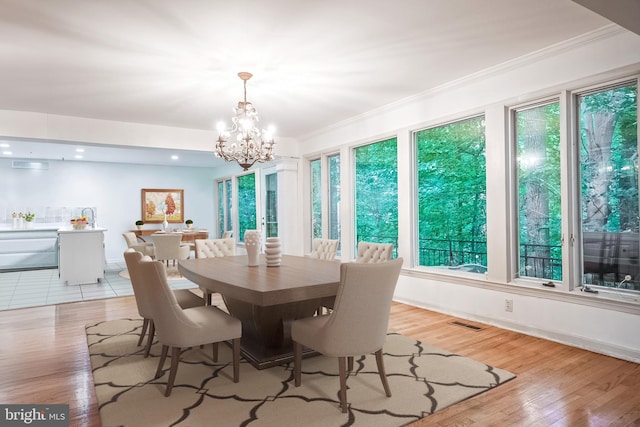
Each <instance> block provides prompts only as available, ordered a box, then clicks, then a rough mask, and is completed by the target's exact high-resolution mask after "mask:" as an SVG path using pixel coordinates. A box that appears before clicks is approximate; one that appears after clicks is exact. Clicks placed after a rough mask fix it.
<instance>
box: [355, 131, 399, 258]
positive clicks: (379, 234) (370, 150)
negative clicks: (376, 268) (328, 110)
mask: <svg viewBox="0 0 640 427" xmlns="http://www.w3.org/2000/svg"><path fill="white" fill-rule="evenodd" d="M354 153H355V180H354V182H355V187H354V189H355V226H356V244H357V243H358V242H362V241H366V242H375V243H392V244H393V248H394V254H393V256H394V257H397V249H398V151H397V139H396V138H391V139H387V140H385V141H380V142H376V143H373V144H369V145H364V146H361V147H357V148H355V149H354Z"/></svg>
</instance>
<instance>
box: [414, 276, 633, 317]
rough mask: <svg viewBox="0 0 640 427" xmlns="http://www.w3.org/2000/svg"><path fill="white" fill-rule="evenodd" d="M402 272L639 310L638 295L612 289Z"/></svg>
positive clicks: (608, 308)
mask: <svg viewBox="0 0 640 427" xmlns="http://www.w3.org/2000/svg"><path fill="white" fill-rule="evenodd" d="M402 275H404V276H409V277H417V278H421V279H430V280H435V281H438V282H444V283H453V284H457V285H464V286H474V287H477V288H483V289H489V290H493V291H498V292H506V293H510V294H516V295H525V296H531V297H536V298H544V299H549V300H555V301H562V302H567V303H572V304H580V305H586V306H591V307H596V308H602V309H607V310H614V311H619V312H623V313H630V314H640V295H629V294H621V293H619V292H616V291H615V290H600V289H598V290H599V292H598V293H597V294H593V293H587V292H582V291H580V290H579V289H576V290H573V291H567V290H564V289H562V288H560V287H557V288H548V287H544V286H542V284H537V283H534V282H528V283H526V284H523V283H499V282H492V281H489V280H487V279H486V278H485V275H484V274H474V273H466V274H460V275H453V274H446V273H444V272H443V273H440V272H436V271H431V270H429V271H427V270H422V269H403V270H402Z"/></svg>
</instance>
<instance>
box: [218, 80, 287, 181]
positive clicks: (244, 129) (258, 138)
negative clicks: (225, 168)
mask: <svg viewBox="0 0 640 427" xmlns="http://www.w3.org/2000/svg"><path fill="white" fill-rule="evenodd" d="M238 77H240V79H242V81H243V82H244V100H243V101H240V102H238V106H237V107H236V108H234V109H233V112H234V113H235V116H234V117H233V118H232V119H231V120H232V122H233V124H232V125H231V128H230V129H229V128H227V125H226V124H225V123H223V122H220V123H218V126H217V128H218V142H217V143H216V153H215V154H216V157H220V158H222V159H224V160H225V161H227V162H233V161H236V162H238V164H239V165H240V166H242V168H243V169H244V170H247V169H249V168H250V167H251V166H253V164H254V163H256V162H268V161H270V160H273V145H274V144H275V141H274V139H273V132H274V128H273V127H269V129H268V130H260V129H258V120H259V119H258V112H257V111H256V109H255V107H254V106H253V104H252V103H251V102H248V101H247V80H249V79H250V78H251V77H253V74H251V73H247V72H241V73H238ZM229 140H231V142H229Z"/></svg>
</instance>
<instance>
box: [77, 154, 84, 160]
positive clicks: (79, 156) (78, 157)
mask: <svg viewBox="0 0 640 427" xmlns="http://www.w3.org/2000/svg"><path fill="white" fill-rule="evenodd" d="M75 158H76V159H82V158H83V157H82V156H81V155H80V154H76V155H75Z"/></svg>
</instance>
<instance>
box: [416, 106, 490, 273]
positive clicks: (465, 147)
mask: <svg viewBox="0 0 640 427" xmlns="http://www.w3.org/2000/svg"><path fill="white" fill-rule="evenodd" d="M414 141H415V144H416V171H417V193H418V200H417V209H418V251H419V253H418V259H419V263H420V265H423V266H435V267H447V268H449V269H452V270H458V271H467V272H474V273H483V272H485V271H486V270H487V227H486V221H487V218H486V216H487V215H486V161H485V123H484V116H478V117H472V118H468V119H465V120H460V121H456V122H452V123H448V124H445V125H442V126H436V127H433V128H429V129H424V130H421V131H417V132H415V133H414Z"/></svg>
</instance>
